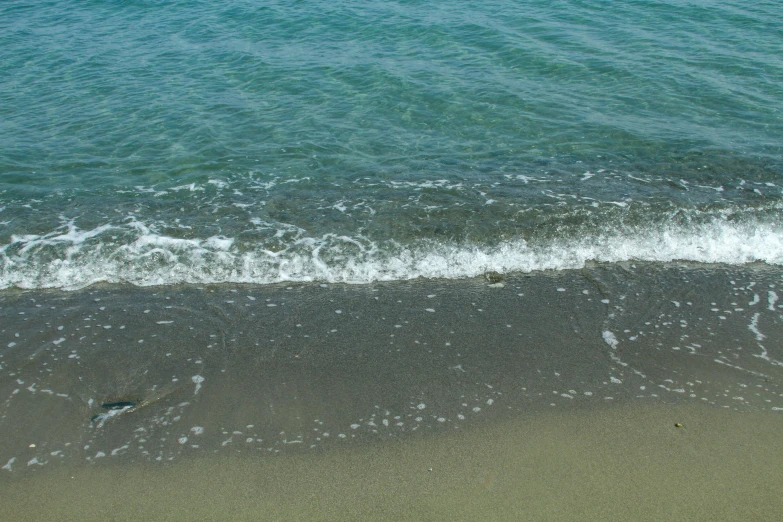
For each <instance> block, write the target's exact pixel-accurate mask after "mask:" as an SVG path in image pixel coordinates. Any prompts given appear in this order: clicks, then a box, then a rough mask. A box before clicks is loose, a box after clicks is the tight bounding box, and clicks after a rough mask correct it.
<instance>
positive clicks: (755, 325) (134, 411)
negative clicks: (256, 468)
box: [0, 264, 783, 474]
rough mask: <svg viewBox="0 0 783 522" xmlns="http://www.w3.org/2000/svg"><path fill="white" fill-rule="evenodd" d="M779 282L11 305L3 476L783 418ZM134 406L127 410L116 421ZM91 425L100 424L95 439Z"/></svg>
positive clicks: (418, 287) (266, 291)
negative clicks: (532, 427) (442, 436)
mask: <svg viewBox="0 0 783 522" xmlns="http://www.w3.org/2000/svg"><path fill="white" fill-rule="evenodd" d="M780 281H781V274H780V272H779V270H777V269H773V268H770V267H766V266H763V265H760V266H757V267H743V268H736V267H734V268H730V267H719V266H714V267H703V266H673V265H656V264H652V265H627V266H624V267H622V268H621V267H618V266H615V265H596V266H591V267H589V268H586V269H584V270H582V271H564V272H558V273H539V274H535V275H530V276H516V277H508V278H506V279H505V280H504V281H503V282H502V283H500V285H503V286H502V287H498V286H491V285H490V284H489V283H488V282H487V281H486V280H484V279H475V280H466V281H448V280H442V281H416V282H410V283H379V284H374V285H369V286H350V285H348V286H346V285H319V284H306V285H298V286H283V285H275V286H262V287H259V286H226V285H221V286H215V287H189V286H185V287H164V288H112V287H107V288H93V289H90V290H84V291H78V292H70V293H69V292H61V291H47V292H41V291H35V292H30V291H23V292H16V293H8V292H6V293H5V294H4V295H3V296H2V310H3V312H4V315H5V316H6V317H8V320H6V321H5V322H4V324H3V327H2V330H0V337H2V339H0V340H1V341H2V346H3V347H4V348H3V350H2V352H0V353H1V354H2V356H1V357H0V366H1V367H0V394H2V395H1V396H2V406H1V409H0V432H1V433H2V437H0V440H2V443H1V445H0V460H2V461H3V464H5V466H6V468H5V470H6V471H9V472H11V473H13V474H16V473H30V472H31V471H35V470H38V469H39V468H41V469H43V468H48V467H52V466H61V465H64V464H67V465H68V466H72V465H77V466H80V465H86V464H89V463H97V462H100V461H101V460H115V459H116V460H118V461H121V462H152V463H154V462H161V461H164V462H166V461H172V460H176V459H180V458H185V457H188V456H194V455H198V454H205V453H236V452H239V453H241V454H268V453H273V454H276V453H290V452H294V453H299V452H305V453H308V452H320V451H322V450H328V449H329V448H332V447H338V446H340V445H344V444H352V443H354V442H359V443H368V444H375V443H381V442H382V441H386V440H397V439H400V440H407V438H409V437H414V438H415V437H417V436H419V435H420V434H422V433H424V434H427V433H429V434H439V433H445V432H449V431H454V430H461V429H464V428H466V427H469V426H475V425H483V424H486V423H494V422H497V421H499V420H502V419H506V418H519V417H521V418H525V417H529V416H535V415H537V414H540V413H542V412H546V411H550V410H553V409H556V410H561V409H565V410H584V409H601V408H604V407H607V406H609V405H613V404H639V405H641V404H681V403H700V404H701V403H703V404H705V405H710V406H712V407H715V408H721V409H729V410H733V411H746V412H751V411H767V412H775V411H778V410H783V388H781V385H783V373H782V372H783V354H782V353H781V349H783V347H781V345H780V343H779V342H778V341H777V339H778V338H779V336H780V334H781V332H780V330H781V328H782V327H783V317H782V316H781V312H780V310H781V306H783V303H780V301H779V299H778V287H779V285H780V284H781V283H780ZM118 401H128V402H130V403H132V404H124V405H123V406H124V408H118V409H109V408H108V407H106V406H103V407H102V405H104V404H105V403H111V402H118ZM91 419H92V420H91Z"/></svg>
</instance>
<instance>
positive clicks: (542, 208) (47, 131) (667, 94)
mask: <svg viewBox="0 0 783 522" xmlns="http://www.w3.org/2000/svg"><path fill="white" fill-rule="evenodd" d="M781 19H783V4H781V3H780V2H774V1H770V2H754V3H752V4H747V5H746V4H742V3H737V2H728V1H714V2H701V1H692V2H686V1H674V0H670V1H631V2H622V3H617V2H581V1H575V0H570V1H561V2H549V1H547V2H543V1H530V2H522V1H511V0H501V1H490V2H456V1H450V0H441V1H436V2H417V1H399V2H372V1H371V2H349V1H331V2H321V1H306V2H275V1H271V2H260V1H259V2H257V1H249V0H247V1H239V0H234V1H226V2H206V1H181V2H174V1H170V2H169V1H122V2H120V1H109V2H105V1H102V2H97V1H79V2H77V1H66V0H57V1H48V2H26V1H16V0H9V1H6V2H3V3H2V4H1V5H0V288H9V287H23V288H43V287H61V288H76V287H83V286H87V285H89V284H92V283H95V282H100V281H106V282H130V283H133V284H140V285H148V284H175V283H182V282H228V281H234V282H253V283H270V282H277V281H291V280H316V281H348V282H367V281H373V280H399V279H409V278H414V277H418V276H425V277H447V278H460V277H472V276H475V275H477V274H480V273H482V272H484V271H486V270H498V271H519V270H521V271H528V270H536V269H563V268H573V267H579V266H581V265H583V264H584V263H585V262H586V261H589V260H599V261H608V262H613V261H623V260H649V261H670V260H676V259H683V260H689V261H697V262H720V263H729V264H741V263H746V262H752V261H764V262H767V263H770V264H774V265H781V264H783V221H782V220H781V218H780V209H781V205H782V204H783V198H782V197H781V187H782V186H783V180H782V179H781V175H783V141H781V137H783V119H782V118H783V58H782V57H783V29H781V26H780V23H779V21H780V20H781Z"/></svg>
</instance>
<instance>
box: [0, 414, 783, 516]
mask: <svg viewBox="0 0 783 522" xmlns="http://www.w3.org/2000/svg"><path fill="white" fill-rule="evenodd" d="M677 422H681V423H682V424H683V427H681V428H677V427H675V423H677ZM782 430H783V417H781V416H780V415H776V414H769V413H753V414H750V413H737V412H727V411H723V410H721V409H716V408H710V407H705V406H687V407H660V406H658V407H642V408H638V407H616V408H607V409H604V410H602V411H597V412H596V411H593V412H589V413H587V412H581V413H573V412H571V413H568V414H556V413H548V414H542V415H540V416H536V417H535V418H532V419H525V420H524V421H523V420H515V421H507V422H503V423H499V424H495V425H491V426H484V427H478V426H475V427H472V428H470V429H467V430H465V431H462V432H460V433H450V434H441V435H438V436H432V437H426V438H420V439H417V440H406V441H399V440H398V441H395V442H390V443H385V444H379V445H371V446H351V447H346V448H340V449H335V450H333V451H329V452H326V453H323V454H318V455H301V454H300V455H282V456H276V457H270V456H267V457H258V456H255V457H250V458H248V457H242V456H238V455H225V456H205V457H203V458H193V459H186V460H182V461H180V462H176V463H173V464H170V465H167V466H154V465H134V466H121V465H111V464H108V465H105V466H93V467H87V468H85V467H82V468H80V469H76V470H70V471H68V470H59V471H55V472H51V473H45V474H41V475H40V476H35V477H27V478H24V479H19V480H14V481H10V482H5V483H3V484H2V487H0V491H2V498H3V503H2V508H0V511H1V512H2V519H3V520H9V521H10V520H46V519H50V520H54V519H56V520H205V519H206V520H488V519H492V520H576V519H579V520H670V519H673V518H676V519H682V520H773V519H776V518H777V517H778V516H779V514H780V512H781V509H783V497H781V496H780V494H779V488H778V486H779V484H781V483H783V438H781V437H780V433H781V431H782ZM430 470H431V471H430Z"/></svg>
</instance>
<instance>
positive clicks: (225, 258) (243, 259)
mask: <svg viewBox="0 0 783 522" xmlns="http://www.w3.org/2000/svg"><path fill="white" fill-rule="evenodd" d="M64 227H65V228H66V230H58V232H53V233H51V234H47V235H41V236H32V235H31V236H13V237H12V239H11V243H9V244H6V245H4V246H0V288H9V287H18V288H63V289H77V288H83V287H86V286H89V285H91V284H94V283H98V282H109V283H131V284H135V285H140V286H150V285H170V284H180V283H196V284H208V283H223V282H231V283H256V284H269V283H277V282H284V281H328V282H344V283H358V284H361V283H368V282H373V281H394V280H407V279H414V278H418V277H424V278H449V279H457V278H467V277H475V276H478V275H480V274H483V273H486V272H487V271H489V270H492V271H498V272H514V271H521V272H530V271H534V270H562V269H573V268H581V267H582V266H584V264H585V263H586V262H588V261H598V262H609V263H611V262H619V261H629V260H637V261H658V262H669V261H675V260H683V261H694V262H702V263H726V264H744V263H750V262H757V261H761V262H766V263H769V264H773V265H783V227H781V226H779V225H777V224H775V223H754V224H748V223H744V224H743V223H738V222H733V221H728V220H722V219H718V218H716V219H715V220H714V221H713V222H712V223H710V224H707V225H702V226H693V227H688V228H684V227H679V228H678V227H675V226H670V227H659V228H651V229H648V230H641V229H640V230H634V231H633V232H623V233H621V232H613V233H598V234H596V235H594V236H588V237H582V238H579V239H570V240H568V239H554V240H550V241H548V242H538V243H533V242H526V241H525V240H523V239H512V240H508V241H505V242H502V243H499V244H495V245H478V244H467V245H466V244H453V243H443V242H436V241H433V240H420V241H417V242H414V243H411V244H408V245H401V244H399V243H396V242H393V241H385V242H377V241H371V240H369V239H367V238H364V237H361V236H355V237H348V236H344V235H336V234H327V235H324V236H322V237H318V238H316V237H307V236H306V235H304V232H303V231H297V232H296V234H294V235H293V236H292V237H291V238H290V239H287V241H288V242H287V243H285V244H283V247H282V248H280V243H277V246H276V247H275V248H274V249H273V248H270V247H269V246H267V245H265V244H263V243H259V244H241V245H240V244H238V243H237V240H235V239H234V238H229V237H222V236H213V237H207V238H203V239H181V238H174V237H168V236H165V235H161V234H158V233H156V232H154V231H152V230H151V229H150V228H149V227H148V226H146V225H144V224H143V223H141V222H139V221H129V222H127V223H125V224H123V230H118V227H117V226H114V225H112V226H109V225H103V226H99V227H96V228H95V229H93V230H88V231H81V230H78V229H77V228H76V227H75V226H74V225H73V224H72V223H67V224H66V225H64ZM284 228H285V227H284ZM283 232H284V233H285V234H288V236H291V234H289V231H288V229H286V230H285V231H283ZM285 234H284V235H285ZM118 236H120V237H121V239H117V237H118ZM288 236H286V237H288ZM281 238H282V236H279V237H278V236H275V240H276V241H277V240H280V239H281ZM53 252H54V254H53Z"/></svg>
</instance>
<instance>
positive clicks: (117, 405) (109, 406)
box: [101, 401, 136, 410]
mask: <svg viewBox="0 0 783 522" xmlns="http://www.w3.org/2000/svg"><path fill="white" fill-rule="evenodd" d="M134 406H136V403H135V402H131V401H115V402H104V403H103V404H101V408H103V409H104V410H121V409H123V408H133V407H134Z"/></svg>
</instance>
